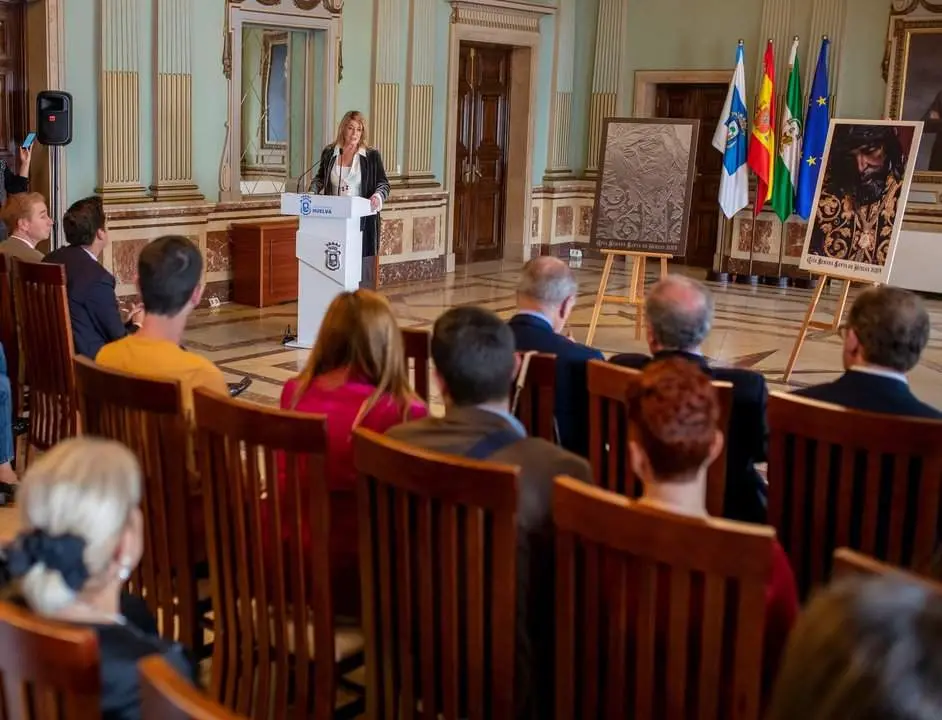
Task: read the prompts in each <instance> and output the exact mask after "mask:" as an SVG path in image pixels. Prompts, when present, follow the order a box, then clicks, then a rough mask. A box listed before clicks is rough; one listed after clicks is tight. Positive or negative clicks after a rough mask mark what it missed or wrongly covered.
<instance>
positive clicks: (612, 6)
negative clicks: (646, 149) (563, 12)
mask: <svg viewBox="0 0 942 720" xmlns="http://www.w3.org/2000/svg"><path fill="white" fill-rule="evenodd" d="M624 5H625V2H624V0H599V17H598V32H597V34H596V42H595V61H594V67H593V72H592V96H591V98H590V99H589V152H588V157H587V158H586V176H588V177H594V176H595V175H596V174H597V173H598V170H599V153H600V152H601V149H602V121H603V120H604V119H605V118H607V117H612V116H613V115H615V110H616V108H617V105H618V66H619V63H620V57H619V46H620V44H621V42H620V41H621V32H622V12H623V8H624Z"/></svg>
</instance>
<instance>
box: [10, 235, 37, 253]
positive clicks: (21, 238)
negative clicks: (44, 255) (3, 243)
mask: <svg viewBox="0 0 942 720" xmlns="http://www.w3.org/2000/svg"><path fill="white" fill-rule="evenodd" d="M10 237H11V238H16V239H17V240H19V241H20V242H21V243H24V244H26V245H29V246H30V247H31V248H33V250H35V249H36V246H35V245H34V244H33V243H32V241H30V240H27V239H26V238H25V237H21V236H20V235H11V236H10Z"/></svg>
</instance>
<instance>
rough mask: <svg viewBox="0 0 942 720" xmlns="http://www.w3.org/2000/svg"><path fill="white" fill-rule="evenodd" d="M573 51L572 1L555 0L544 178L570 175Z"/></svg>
mask: <svg viewBox="0 0 942 720" xmlns="http://www.w3.org/2000/svg"><path fill="white" fill-rule="evenodd" d="M575 54H576V0H559V11H558V13H557V15H556V51H555V52H554V53H553V57H554V58H555V63H554V64H555V68H554V70H555V75H554V78H553V103H552V109H551V112H552V115H551V116H550V130H549V152H548V153H547V159H548V163H547V168H546V177H547V179H552V178H554V177H566V176H568V175H571V174H572V167H571V165H570V159H569V148H570V144H571V143H570V136H571V130H572V82H573V72H574V65H575Z"/></svg>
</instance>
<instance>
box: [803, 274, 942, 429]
mask: <svg viewBox="0 0 942 720" xmlns="http://www.w3.org/2000/svg"><path fill="white" fill-rule="evenodd" d="M841 332H842V334H843V336H844V349H843V360H844V369H845V371H846V372H845V373H844V374H843V375H841V377H839V378H838V379H837V380H834V381H833V382H829V383H824V384H822V385H814V386H812V387H808V388H803V389H801V390H797V391H796V392H795V395H800V396H802V397H806V398H811V399H812V400H820V401H822V402H827V403H832V404H834V405H843V406H844V407H848V408H851V409H853V410H863V411H865V412H876V413H886V414H889V415H908V416H910V417H919V418H935V419H939V418H942V412H939V411H938V410H936V409H935V408H934V407H932V406H931V405H927V404H926V403H924V402H922V401H921V400H919V398H917V397H916V396H915V395H913V393H912V391H911V390H910V389H909V381H908V380H907V379H906V373H908V372H909V371H910V370H912V369H913V368H914V367H916V365H917V364H918V363H919V358H920V356H921V355H922V351H923V350H925V349H926V345H928V344H929V314H928V313H927V312H926V308H925V307H924V306H923V304H922V301H921V300H920V299H919V297H918V296H916V295H915V294H914V293H911V292H909V291H908V290H903V289H901V288H895V287H885V286H881V287H875V288H869V289H867V290H864V291H863V292H862V293H860V295H859V296H858V297H857V299H856V300H855V301H854V304H853V306H852V307H851V309H850V314H849V315H848V317H847V322H846V323H845V324H844V326H843V328H842V331H841Z"/></svg>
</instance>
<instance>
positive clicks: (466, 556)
mask: <svg viewBox="0 0 942 720" xmlns="http://www.w3.org/2000/svg"><path fill="white" fill-rule="evenodd" d="M353 447H354V453H353V456H354V462H355V463H356V467H357V473H358V481H357V482H358V485H357V492H358V495H359V508H360V509H359V528H360V566H361V575H362V592H363V622H364V630H365V632H366V639H367V649H366V687H367V716H368V717H371V718H378V717H396V716H397V715H398V714H399V712H402V713H403V716H404V717H412V716H413V715H414V714H415V713H414V709H415V708H418V707H419V706H421V708H424V710H420V711H419V712H420V714H421V715H422V716H423V717H427V718H428V717H432V718H434V717H439V718H443V719H444V720H457V719H458V718H470V719H471V720H479V719H481V718H484V717H492V718H510V717H513V708H514V643H515V624H516V614H515V613H516V608H515V598H516V584H517V577H516V553H515V550H514V549H515V548H516V536H517V530H516V525H515V515H516V506H517V473H518V470H517V469H516V468H511V467H506V466H502V465H494V464H489V463H481V462H474V461H470V460H464V459H461V458H450V457H446V456H442V455H437V454H434V453H428V452H424V451H421V450H418V449H415V448H412V447H411V446H408V445H405V444H403V443H399V442H396V441H394V440H391V439H389V438H386V437H384V436H382V435H378V434H376V433H372V432H370V431H368V430H364V429H359V430H357V431H356V432H355V433H354V438H353Z"/></svg>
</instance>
